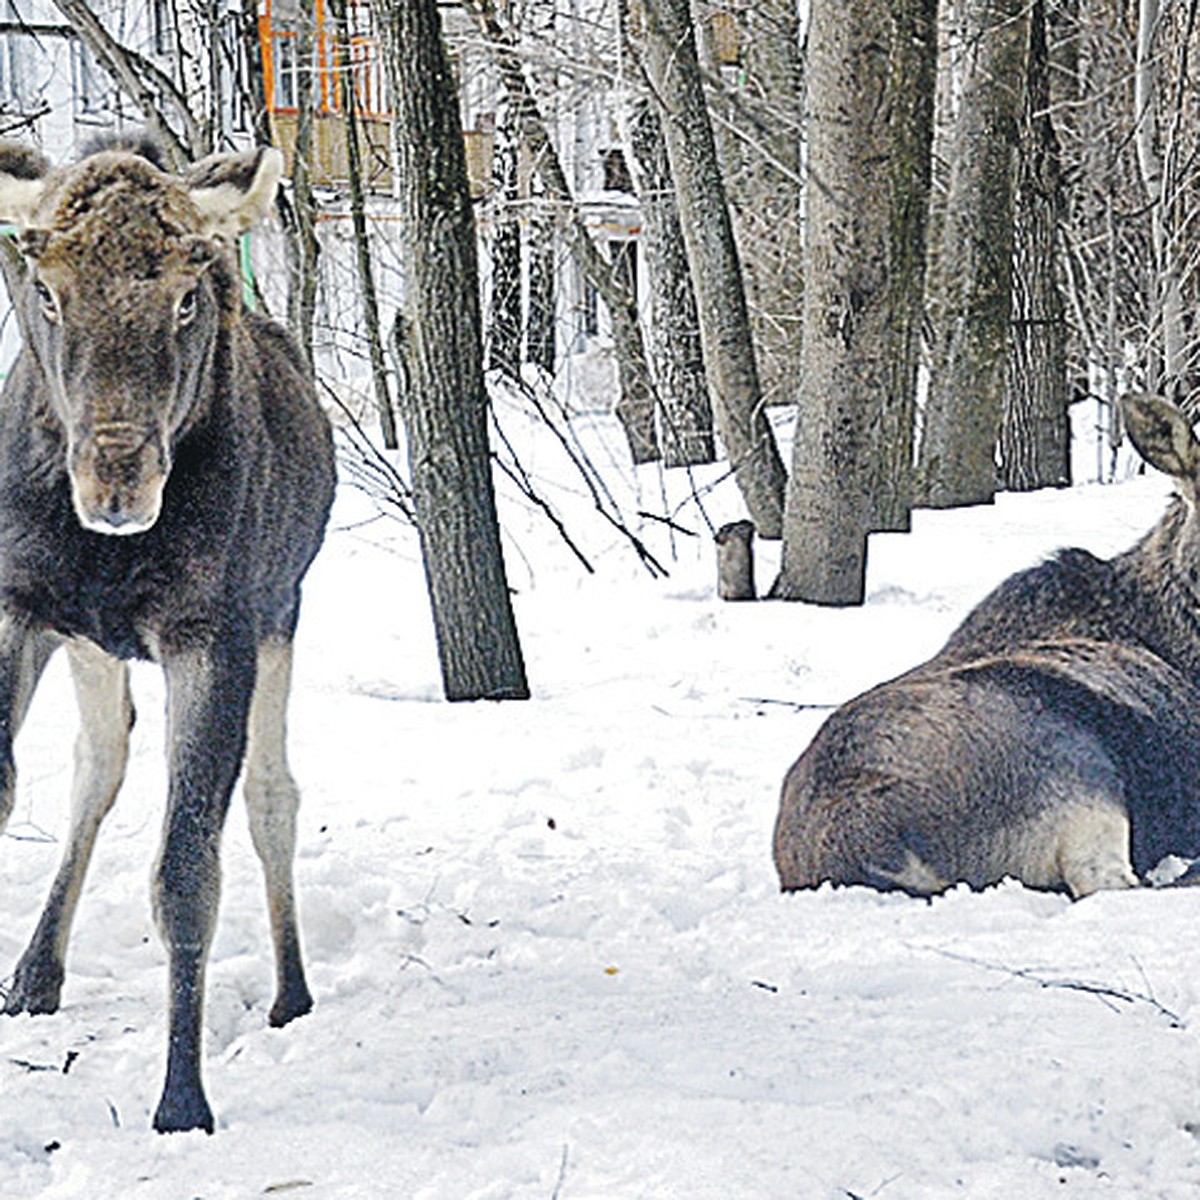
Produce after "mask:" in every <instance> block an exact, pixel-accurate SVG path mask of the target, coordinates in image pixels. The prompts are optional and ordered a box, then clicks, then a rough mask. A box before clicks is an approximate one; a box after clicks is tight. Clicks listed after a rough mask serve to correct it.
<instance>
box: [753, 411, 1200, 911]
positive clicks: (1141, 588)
mask: <svg viewBox="0 0 1200 1200" xmlns="http://www.w3.org/2000/svg"><path fill="white" fill-rule="evenodd" d="M1125 417H1126V425H1127V428H1128V430H1129V435H1130V437H1131V439H1132V440H1133V443H1134V445H1135V446H1136V447H1137V449H1138V451H1139V452H1140V453H1141V454H1142V456H1143V457H1144V458H1145V459H1146V460H1147V461H1148V462H1149V463H1151V464H1152V465H1153V466H1155V467H1157V468H1158V469H1159V470H1161V471H1164V472H1166V473H1168V474H1169V475H1171V476H1173V477H1174V479H1175V482H1176V484H1177V487H1178V492H1179V495H1178V498H1177V499H1176V500H1175V501H1174V503H1173V504H1172V506H1171V507H1170V509H1169V510H1168V512H1167V514H1166V515H1165V516H1164V517H1163V519H1162V520H1161V521H1160V522H1159V524H1158V525H1157V526H1155V528H1154V529H1152V530H1151V531H1150V532H1149V533H1148V534H1147V535H1146V536H1145V537H1144V538H1143V539H1142V540H1141V541H1140V542H1139V543H1138V544H1137V545H1136V546H1134V547H1133V548H1132V549H1131V550H1128V551H1126V552H1125V553H1124V554H1120V555H1118V556H1117V557H1115V558H1113V559H1111V560H1109V561H1103V560H1101V559H1098V558H1095V557H1093V556H1092V555H1091V554H1088V553H1087V552H1086V551H1083V550H1067V551H1064V552H1062V553H1060V554H1059V555H1058V556H1056V557H1055V558H1053V559H1051V560H1050V561H1048V562H1045V563H1042V564H1041V565H1040V566H1037V567H1034V568H1032V569H1030V570H1027V571H1023V572H1021V573H1019V574H1017V575H1014V576H1013V577H1012V578H1011V579H1009V580H1007V581H1006V582H1005V583H1002V584H1001V585H1000V586H999V587H998V588H997V589H996V590H995V591H994V592H992V594H991V595H990V596H988V597H986V598H985V599H984V600H983V601H982V602H981V603H980V604H979V606H978V607H977V608H976V609H975V610H974V611H973V612H972V613H970V614H969V615H968V616H967V618H966V620H965V621H964V622H963V624H962V625H961V626H960V627H959V629H958V630H957V631H956V632H955V633H954V634H953V635H952V636H951V638H950V640H949V642H947V644H946V645H945V647H943V649H942V650H941V651H940V652H939V653H938V654H937V655H935V656H934V657H933V658H932V659H931V660H930V661H929V662H927V663H924V664H922V665H921V666H918V667H916V668H914V669H913V670H911V671H909V672H908V673H907V674H905V675H901V676H900V677H899V678H898V679H894V680H892V681H891V682H889V683H884V684H881V685H880V686H879V687H877V688H874V689H873V690H872V691H869V692H867V693H865V694H864V695H862V696H859V697H858V698H857V699H854V700H851V701H850V702H849V703H847V704H845V705H843V706H842V707H841V708H840V709H838V710H837V711H836V712H835V713H833V715H832V716H831V717H830V718H829V720H828V721H826V723H825V724H824V725H823V726H822V727H821V729H820V730H819V731H818V733H817V735H816V737H815V738H814V739H813V741H812V743H811V745H810V746H809V747H808V749H807V750H806V751H805V752H804V754H803V755H802V756H801V757H800V759H799V760H798V761H797V762H796V764H795V765H794V766H793V767H792V769H791V771H790V772H789V773H788V775H787V778H786V779H785V781H784V785H783V795H782V800H781V803H780V808H779V816H778V820H777V823H776V827H775V863H776V867H777V869H778V871H779V878H780V882H781V884H782V886H783V887H784V889H785V890H792V889H796V888H803V887H815V886H816V885H817V884H819V883H821V882H822V881H832V882H835V883H860V884H869V885H871V886H874V887H880V888H902V889H904V890H906V891H909V892H912V893H914V894H929V893H931V892H937V891H940V890H942V889H944V888H946V887H949V886H951V885H952V884H954V883H956V882H960V881H965V882H967V883H969V884H970V885H971V886H973V887H983V886H985V885H986V884H989V883H995V882H997V881H998V880H1000V879H1002V878H1003V877H1004V876H1006V875H1007V876H1012V877H1014V878H1017V879H1020V880H1023V881H1024V882H1025V883H1027V884H1029V885H1031V886H1033V887H1043V888H1054V889H1065V890H1067V891H1069V892H1070V893H1071V894H1072V895H1074V896H1084V895H1087V894H1088V893H1089V892H1094V891H1096V890H1097V889H1100V888H1124V887H1134V886H1136V885H1137V884H1138V882H1139V878H1140V877H1142V876H1144V875H1145V873H1146V872H1147V871H1148V870H1150V869H1151V868H1152V867H1153V866H1154V865H1155V864H1156V863H1157V862H1158V861H1159V860H1160V859H1161V858H1163V857H1164V856H1165V855H1167V854H1172V853H1174V854H1179V855H1183V856H1185V857H1191V858H1197V857H1200V511H1198V509H1200V443H1198V442H1197V440H1196V437H1195V435H1194V434H1193V433H1192V430H1191V427H1190V426H1189V425H1188V423H1187V421H1186V420H1185V418H1184V417H1183V415H1182V414H1181V413H1180V412H1179V411H1178V410H1177V409H1176V408H1175V407H1173V406H1172V405H1170V404H1168V403H1166V402H1165V401H1163V400H1159V399H1157V398H1154V397H1150V396H1142V397H1137V398H1134V399H1132V400H1130V401H1129V402H1128V403H1127V404H1126V406H1125ZM1193 879H1194V874H1193V872H1189V875H1188V877H1187V879H1186V881H1187V882H1189V883H1190V882H1193Z"/></svg>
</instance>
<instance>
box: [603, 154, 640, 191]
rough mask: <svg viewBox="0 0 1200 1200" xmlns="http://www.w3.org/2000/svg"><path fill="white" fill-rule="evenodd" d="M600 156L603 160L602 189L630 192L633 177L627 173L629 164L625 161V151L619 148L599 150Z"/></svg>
mask: <svg viewBox="0 0 1200 1200" xmlns="http://www.w3.org/2000/svg"><path fill="white" fill-rule="evenodd" d="M600 156H601V158H602V159H603V161H604V190H605V191H606V192H632V191H633V179H632V178H631V177H630V174H629V164H628V163H627V162H626V161H625V152H624V151H623V150H620V149H614V150H601V151H600Z"/></svg>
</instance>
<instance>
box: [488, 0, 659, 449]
mask: <svg viewBox="0 0 1200 1200" xmlns="http://www.w3.org/2000/svg"><path fill="white" fill-rule="evenodd" d="M465 7H466V8H467V9H468V10H469V12H470V13H471V15H472V16H473V17H474V19H475V21H476V24H477V25H478V26H479V30H480V32H481V33H482V34H483V37H484V39H485V41H486V43H487V47H488V50H489V52H490V53H491V55H492V59H493V61H494V62H495V64H496V69H497V71H498V72H499V74H500V79H501V83H502V84H503V86H504V89H505V91H506V92H507V94H508V101H509V103H510V104H512V105H513V106H514V107H515V108H516V110H517V112H518V113H519V114H520V126H521V133H522V136H523V137H524V138H525V141H526V144H527V145H528V146H529V150H530V153H531V155H532V157H533V160H534V162H535V163H536V164H537V168H536V169H537V173H538V176H539V177H540V178H541V180H542V183H543V185H544V188H545V193H546V196H547V198H548V199H550V200H552V201H554V202H555V203H556V204H557V205H558V206H559V209H560V211H561V212H562V214H563V219H562V231H563V235H564V237H565V239H566V243H567V246H568V248H569V249H570V251H571V253H572V255H573V256H574V258H575V261H576V262H577V263H578V264H579V267H580V270H581V271H582V272H583V273H584V275H585V276H586V277H587V278H588V279H589V280H590V281H591V283H592V284H593V286H594V287H595V288H596V290H597V291H598V292H599V293H600V295H601V297H602V298H603V300H604V303H605V304H606V305H607V306H608V310H609V314H610V315H611V317H612V323H613V341H614V343H615V346H616V355H617V369H618V373H619V376H620V381H621V399H620V401H619V402H618V405H617V415H618V416H619V417H620V418H621V422H622V425H623V426H624V429H625V436H626V438H627V439H628V441H629V449H630V453H631V455H632V456H633V461H634V462H635V463H643V462H650V461H652V460H654V459H656V458H658V456H659V453H658V442H657V436H656V434H655V430H654V385H653V383H652V381H651V378H650V365H649V362H648V360H647V356H646V347H645V343H644V339H643V337H642V330H641V325H640V323H639V321H638V311H637V301H636V299H635V297H634V295H633V291H632V289H631V288H630V287H629V286H628V284H627V281H626V280H625V279H623V277H622V272H621V269H620V267H619V265H618V264H614V263H612V262H610V261H609V259H608V258H607V257H605V255H604V254H603V253H602V252H601V250H600V249H599V247H598V246H597V245H596V243H595V242H594V241H593V240H592V237H591V234H589V233H588V231H587V227H586V226H585V225H584V223H583V217H582V215H581V214H580V212H579V209H578V207H577V205H576V203H575V199H574V196H573V194H572V191H571V188H570V186H569V185H568V183H567V177H566V173H565V172H564V171H563V168H562V163H561V161H560V159H559V157H558V153H557V151H556V150H555V149H554V145H553V143H552V142H551V141H550V136H549V134H548V133H547V132H546V124H545V122H544V121H543V119H542V115H541V111H540V109H539V108H538V104H537V100H536V98H535V97H534V95H533V91H532V89H531V88H530V86H529V81H528V80H527V79H526V78H525V72H524V70H523V69H522V65H521V60H520V58H519V57H518V55H517V53H516V49H515V43H514V38H513V36H512V33H511V31H510V30H508V29H507V28H506V27H505V26H504V25H503V24H501V22H500V19H499V17H498V16H497V13H496V5H495V0H465Z"/></svg>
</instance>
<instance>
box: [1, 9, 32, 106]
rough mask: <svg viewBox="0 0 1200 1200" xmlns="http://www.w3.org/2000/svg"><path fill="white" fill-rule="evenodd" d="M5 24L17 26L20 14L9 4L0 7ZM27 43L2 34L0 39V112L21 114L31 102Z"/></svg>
mask: <svg viewBox="0 0 1200 1200" xmlns="http://www.w3.org/2000/svg"><path fill="white" fill-rule="evenodd" d="M0 15H2V16H3V19H4V20H5V21H9V22H13V23H17V22H20V21H21V19H22V18H21V14H20V13H18V12H17V9H16V5H15V4H14V3H13V2H12V0H5V2H4V3H3V4H0ZM32 68H33V63H32V61H31V59H30V39H29V38H28V37H27V36H26V35H25V34H23V33H6V34H4V35H3V38H0V110H2V111H4V112H9V113H12V112H17V113H24V112H25V111H26V110H27V109H28V108H29V107H30V106H31V102H32V99H33V97H32V95H31V89H30V76H31V74H32Z"/></svg>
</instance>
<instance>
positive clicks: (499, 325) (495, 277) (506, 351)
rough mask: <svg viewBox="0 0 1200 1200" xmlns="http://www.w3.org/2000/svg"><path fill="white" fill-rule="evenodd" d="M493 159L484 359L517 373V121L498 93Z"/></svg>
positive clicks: (516, 375) (510, 373) (509, 373)
mask: <svg viewBox="0 0 1200 1200" xmlns="http://www.w3.org/2000/svg"><path fill="white" fill-rule="evenodd" d="M498 107H499V110H500V111H499V116H498V119H497V121H496V151H495V156H494V158H493V160H492V204H491V208H492V245H491V274H492V303H491V310H490V312H489V322H488V340H487V363H488V366H489V367H492V368H493V369H495V370H499V371H502V372H503V373H504V374H505V375H507V376H509V377H510V378H511V379H517V380H519V379H520V378H521V223H520V221H519V220H518V219H517V209H516V205H517V200H518V189H517V166H518V161H519V157H520V148H521V136H520V126H519V123H518V122H517V120H516V112H515V110H514V108H513V105H512V104H510V103H508V102H507V101H505V100H503V99H501V100H500V102H499V105H498Z"/></svg>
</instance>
